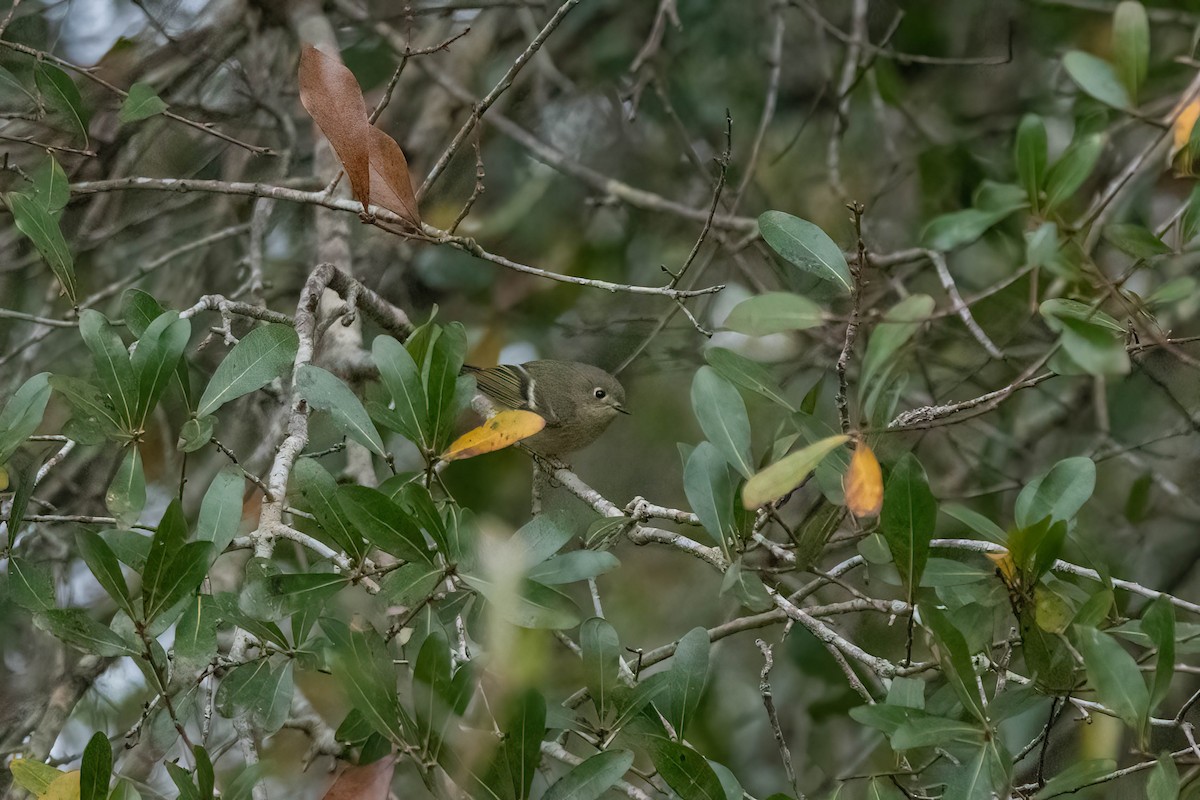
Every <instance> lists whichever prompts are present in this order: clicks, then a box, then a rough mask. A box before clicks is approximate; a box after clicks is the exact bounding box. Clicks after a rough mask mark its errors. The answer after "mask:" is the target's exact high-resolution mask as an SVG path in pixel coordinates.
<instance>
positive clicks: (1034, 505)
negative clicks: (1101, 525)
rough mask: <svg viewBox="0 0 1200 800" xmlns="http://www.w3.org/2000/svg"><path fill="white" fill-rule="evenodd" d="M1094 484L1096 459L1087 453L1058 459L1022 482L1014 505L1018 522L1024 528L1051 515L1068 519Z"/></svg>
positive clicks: (1055, 517) (1084, 500)
mask: <svg viewBox="0 0 1200 800" xmlns="http://www.w3.org/2000/svg"><path fill="white" fill-rule="evenodd" d="M1095 488H1096V463H1095V462H1094V461H1092V460H1091V459H1090V458H1088V457H1087V456H1076V457H1074V458H1065V459H1063V460H1062V461H1059V462H1058V463H1057V464H1055V465H1054V466H1053V467H1051V468H1050V469H1049V470H1047V471H1046V472H1043V473H1042V474H1041V475H1038V476H1037V477H1036V478H1034V479H1033V480H1032V481H1030V482H1029V483H1028V484H1026V485H1025V488H1024V489H1022V490H1021V493H1020V494H1019V495H1018V496H1017V503H1016V506H1015V509H1014V516H1015V517H1016V521H1017V525H1019V526H1021V527H1022V528H1027V527H1029V526H1031V525H1034V524H1035V523H1037V522H1039V521H1040V520H1042V519H1044V518H1046V517H1050V518H1051V520H1052V521H1064V522H1065V521H1070V520H1071V519H1074V517H1075V515H1076V514H1077V513H1079V509H1081V508H1082V507H1083V504H1084V503H1086V502H1087V501H1088V498H1090V497H1091V496H1092V492H1093V491H1094V490H1095Z"/></svg>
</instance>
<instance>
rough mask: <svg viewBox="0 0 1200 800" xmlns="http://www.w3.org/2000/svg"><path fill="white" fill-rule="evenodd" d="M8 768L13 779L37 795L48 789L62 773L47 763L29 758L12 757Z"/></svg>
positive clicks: (39, 795)
mask: <svg viewBox="0 0 1200 800" xmlns="http://www.w3.org/2000/svg"><path fill="white" fill-rule="evenodd" d="M8 768H9V770H11V771H12V776H13V780H15V781H16V782H17V783H19V784H21V786H22V787H24V788H25V789H26V790H28V791H30V792H32V793H33V794H35V795H37V796H38V797H41V796H42V795H44V794H45V793H46V792H47V791H49V789H50V784H52V783H54V781H56V780H58V779H59V778H60V777H61V776H62V775H63V773H62V772H60V771H59V770H56V769H55V768H54V767H52V766H50V765H49V764H43V763H42V762H40V761H34V760H33V759H31V758H14V759H13V760H12V763H10V764H9V765H8Z"/></svg>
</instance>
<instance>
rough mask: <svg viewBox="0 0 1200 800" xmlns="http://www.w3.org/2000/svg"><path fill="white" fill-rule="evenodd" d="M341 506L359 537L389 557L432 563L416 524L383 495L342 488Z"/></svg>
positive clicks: (374, 490) (354, 488) (368, 490)
mask: <svg viewBox="0 0 1200 800" xmlns="http://www.w3.org/2000/svg"><path fill="white" fill-rule="evenodd" d="M337 502H338V504H339V505H340V506H341V508H342V510H343V511H344V512H345V514H346V517H347V518H348V519H349V520H350V522H351V524H352V525H353V526H354V527H355V528H356V529H357V531H358V533H359V534H361V535H362V537H364V538H366V539H367V540H368V541H370V542H371V543H373V544H374V545H375V546H376V547H378V548H380V549H381V550H383V551H384V552H385V553H389V554H391V555H393V556H396V557H397V558H402V559H404V560H405V561H420V562H424V563H432V561H433V557H432V555H430V553H429V549H428V547H427V546H426V544H425V537H424V536H423V535H422V534H421V531H420V529H419V528H418V527H417V525H416V523H415V522H413V520H412V518H411V517H409V516H408V514H407V513H406V512H405V511H404V509H402V508H400V506H399V505H398V504H397V503H395V502H394V501H392V500H391V499H389V498H388V496H387V495H385V494H384V493H383V492H381V491H379V490H378V489H372V488H370V487H367V486H340V487H338V489H337Z"/></svg>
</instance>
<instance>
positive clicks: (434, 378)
mask: <svg viewBox="0 0 1200 800" xmlns="http://www.w3.org/2000/svg"><path fill="white" fill-rule="evenodd" d="M406 346H407V347H408V351H409V353H410V354H412V357H413V360H414V361H415V362H416V363H417V364H419V365H420V367H421V382H422V385H423V386H424V388H425V402H426V412H427V417H426V420H425V422H424V423H423V425H422V428H421V429H422V431H423V432H424V435H425V438H426V439H427V440H429V441H430V442H431V444H432V446H433V447H432V449H433V451H434V452H439V453H440V452H442V451H443V450H444V449H445V445H446V444H447V443H448V441H449V438H450V435H451V434H452V433H453V431H454V423H455V421H456V420H457V418H458V414H459V411H460V410H462V409H461V408H460V404H461V405H462V406H463V407H464V408H465V406H466V405H468V404H469V403H470V400H471V397H472V396H473V392H467V391H466V390H467V389H469V388H470V387H472V386H474V378H472V377H471V376H462V377H461V378H460V377H459V372H461V371H462V365H463V356H464V355H465V353H466V349H467V332H466V329H465V328H464V327H463V326H462V325H461V324H459V323H453V324H451V325H447V326H445V327H442V326H439V325H435V324H433V323H432V322H430V323H427V324H425V325H422V326H421V327H420V328H419V329H417V330H416V331H415V332H414V333H413V335H412V336H410V337H409V338H408V342H407V343H406Z"/></svg>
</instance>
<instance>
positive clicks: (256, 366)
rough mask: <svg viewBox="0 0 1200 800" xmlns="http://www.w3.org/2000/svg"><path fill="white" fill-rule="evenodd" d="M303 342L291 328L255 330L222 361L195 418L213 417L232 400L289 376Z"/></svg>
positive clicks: (206, 389) (205, 390)
mask: <svg viewBox="0 0 1200 800" xmlns="http://www.w3.org/2000/svg"><path fill="white" fill-rule="evenodd" d="M299 344H300V338H299V337H298V336H297V335H296V330H295V328H292V327H291V326H289V325H276V324H269V325H263V326H262V327H259V328H255V329H254V330H252V331H250V332H249V333H248V334H246V335H245V336H243V337H242V340H241V341H240V342H238V343H237V344H236V345H234V347H233V349H232V350H230V351H229V354H228V355H226V356H225V359H224V360H223V361H221V363H220V365H219V366H218V367H217V369H216V371H215V372H213V376H212V378H210V379H209V381H208V386H207V387H205V389H204V394H203V396H201V398H200V404H199V406H197V408H196V416H197V417H203V416H206V415H208V414H212V413H213V412H214V411H216V410H217V409H218V408H220V407H221V406H223V405H224V404H225V403H228V402H229V401H230V400H233V399H235V398H238V397H241V396H242V395H244V394H249V393H250V392H253V391H256V390H258V389H261V388H262V387H264V386H266V385H267V384H268V383H270V382H271V381H273V380H275V379H276V378H281V377H283V376H284V375H286V374H287V371H288V368H289V367H290V366H291V365H292V362H293V361H294V360H295V358H296V349H297V347H298V346H299Z"/></svg>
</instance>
